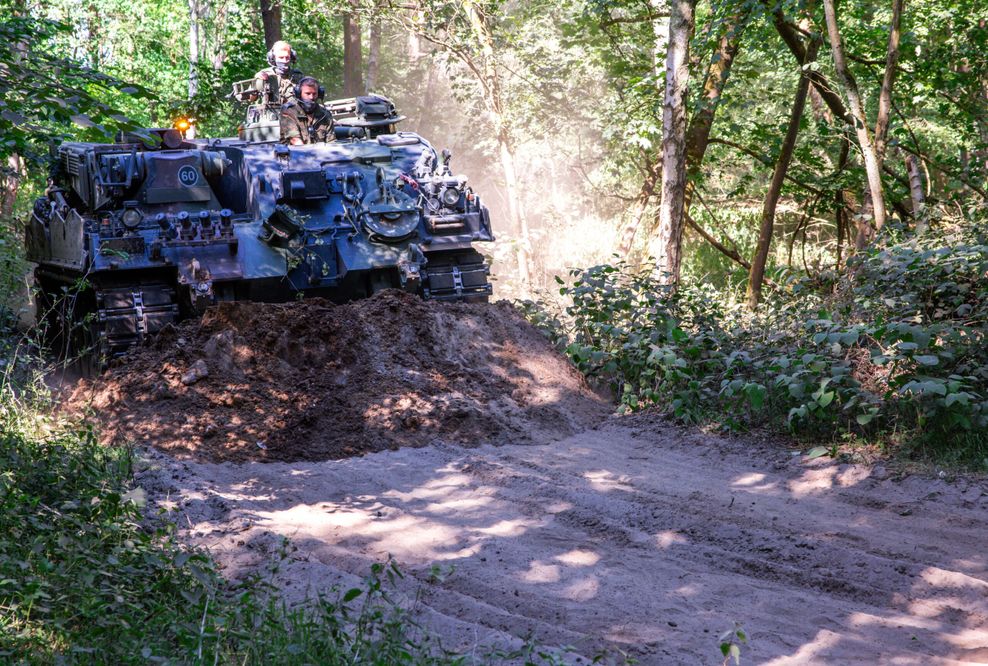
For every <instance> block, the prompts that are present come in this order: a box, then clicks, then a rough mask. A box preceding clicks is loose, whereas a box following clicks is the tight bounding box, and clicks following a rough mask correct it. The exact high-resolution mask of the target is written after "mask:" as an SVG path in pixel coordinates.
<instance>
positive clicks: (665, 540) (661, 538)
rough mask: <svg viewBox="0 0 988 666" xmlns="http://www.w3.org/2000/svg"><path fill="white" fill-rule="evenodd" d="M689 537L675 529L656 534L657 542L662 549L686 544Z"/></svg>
mask: <svg viewBox="0 0 988 666" xmlns="http://www.w3.org/2000/svg"><path fill="white" fill-rule="evenodd" d="M688 543H689V539H687V538H686V537H684V536H683V535H682V534H680V533H679V532H676V531H674V530H666V531H665V532H659V533H658V534H656V535H655V544H656V545H657V546H658V547H659V548H661V549H662V550H667V549H669V548H671V547H672V546H675V545H685V544H688Z"/></svg>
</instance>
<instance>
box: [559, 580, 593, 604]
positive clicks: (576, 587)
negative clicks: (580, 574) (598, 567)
mask: <svg viewBox="0 0 988 666" xmlns="http://www.w3.org/2000/svg"><path fill="white" fill-rule="evenodd" d="M599 590H600V582H599V581H598V580H597V577H596V576H586V577H584V578H580V579H577V580H575V581H573V582H572V583H570V584H569V585H567V586H566V589H565V590H564V591H563V596H564V597H566V598H567V599H572V600H573V601H589V600H590V599H593V598H594V597H596V596H597V592H598V591H599Z"/></svg>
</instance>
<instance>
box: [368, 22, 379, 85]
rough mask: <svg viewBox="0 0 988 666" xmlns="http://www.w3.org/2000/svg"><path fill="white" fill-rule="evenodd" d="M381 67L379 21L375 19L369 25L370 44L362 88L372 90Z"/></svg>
mask: <svg viewBox="0 0 988 666" xmlns="http://www.w3.org/2000/svg"><path fill="white" fill-rule="evenodd" d="M380 69H381V21H380V20H377V19H375V20H374V21H373V22H372V23H371V26H370V44H369V45H368V51H367V79H366V81H365V83H364V90H366V91H367V92H373V91H374V90H375V89H376V88H377V77H378V75H379V74H380Z"/></svg>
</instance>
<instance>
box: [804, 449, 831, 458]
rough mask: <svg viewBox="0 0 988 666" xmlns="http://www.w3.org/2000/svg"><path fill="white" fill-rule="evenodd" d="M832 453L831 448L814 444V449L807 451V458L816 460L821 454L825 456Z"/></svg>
mask: <svg viewBox="0 0 988 666" xmlns="http://www.w3.org/2000/svg"><path fill="white" fill-rule="evenodd" d="M828 453H830V449H828V448H827V447H825V446H814V447H813V448H812V449H810V450H809V451H807V452H806V459H807V460H814V459H816V458H819V457H820V456H825V455H827V454H828Z"/></svg>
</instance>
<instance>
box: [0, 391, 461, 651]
mask: <svg viewBox="0 0 988 666" xmlns="http://www.w3.org/2000/svg"><path fill="white" fill-rule="evenodd" d="M7 406H8V408H9V407H10V406H11V405H10V404H8V405H7ZM11 415H12V411H11V410H10V409H7V410H6V416H7V419H6V421H5V422H4V423H3V425H2V430H0V535H2V536H0V609H2V613H0V658H2V659H3V660H4V661H5V663H21V662H24V663H53V662H56V663H66V664H73V663H78V664H89V663H106V664H110V663H112V664H125V663H148V662H149V661H150V662H152V663H154V662H158V663H162V662H164V663H224V664H226V663H231V664H232V663H236V664H258V665H260V664H301V663H319V664H358V663H359V664H381V665H384V664H445V663H456V661H455V659H454V658H453V656H451V655H449V654H447V653H446V652H444V651H443V650H441V649H440V648H438V647H437V646H435V645H433V641H432V639H431V638H430V637H429V636H428V635H427V634H426V633H425V632H422V631H420V630H418V629H417V627H416V625H415V624H414V622H412V621H411V620H410V619H409V617H408V615H407V612H406V611H404V610H403V609H402V608H401V607H400V606H399V605H398V604H397V603H395V602H394V601H392V600H391V599H390V597H389V596H388V593H387V589H388V587H390V586H391V584H392V583H393V582H394V578H395V577H396V576H400V575H401V574H400V572H399V571H398V569H397V567H396V566H395V565H394V563H388V564H387V565H384V564H375V565H373V567H372V568H371V572H370V574H369V576H368V577H367V578H366V579H365V580H364V583H363V585H361V586H358V587H353V588H351V589H348V590H346V591H345V592H342V591H341V592H339V593H338V594H337V595H336V596H335V598H332V599H331V598H329V597H326V598H322V599H320V600H319V601H318V603H316V604H314V605H307V606H301V607H299V608H288V607H286V606H285V605H284V604H283V603H281V602H279V601H277V600H276V599H275V598H274V597H272V596H271V595H269V594H267V593H266V592H265V588H264V586H263V585H262V584H259V583H257V582H255V583H253V584H250V585H248V587H247V588H246V589H240V590H237V589H234V588H232V587H230V586H229V585H228V584H227V583H225V582H224V581H223V580H222V579H221V578H220V577H219V575H218V574H217V573H216V570H215V565H214V564H213V563H212V561H211V560H210V559H209V558H208V556H207V555H206V554H205V553H202V552H198V551H192V550H188V549H186V548H183V547H181V546H180V545H179V544H178V543H177V541H176V540H175V538H174V535H173V533H172V529H171V527H170V523H169V522H167V521H155V522H156V523H157V524H159V525H161V527H159V528H157V529H152V528H150V527H149V526H148V520H147V518H146V517H145V515H144V513H143V511H142V508H143V505H144V502H145V496H144V491H143V490H142V489H140V488H139V487H133V486H132V485H130V482H129V478H130V474H129V472H130V467H131V465H132V462H133V460H132V457H131V454H130V453H129V452H127V451H124V450H120V449H110V448H105V447H102V446H100V445H98V444H97V443H96V440H95V438H94V436H93V433H92V431H91V430H87V429H68V430H57V431H55V432H54V433H52V434H49V435H48V436H47V437H46V438H44V439H38V438H34V437H30V436H28V435H27V434H26V433H25V432H24V431H23V429H22V428H18V427H14V422H13V421H12V420H11V418H10V417H11Z"/></svg>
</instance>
